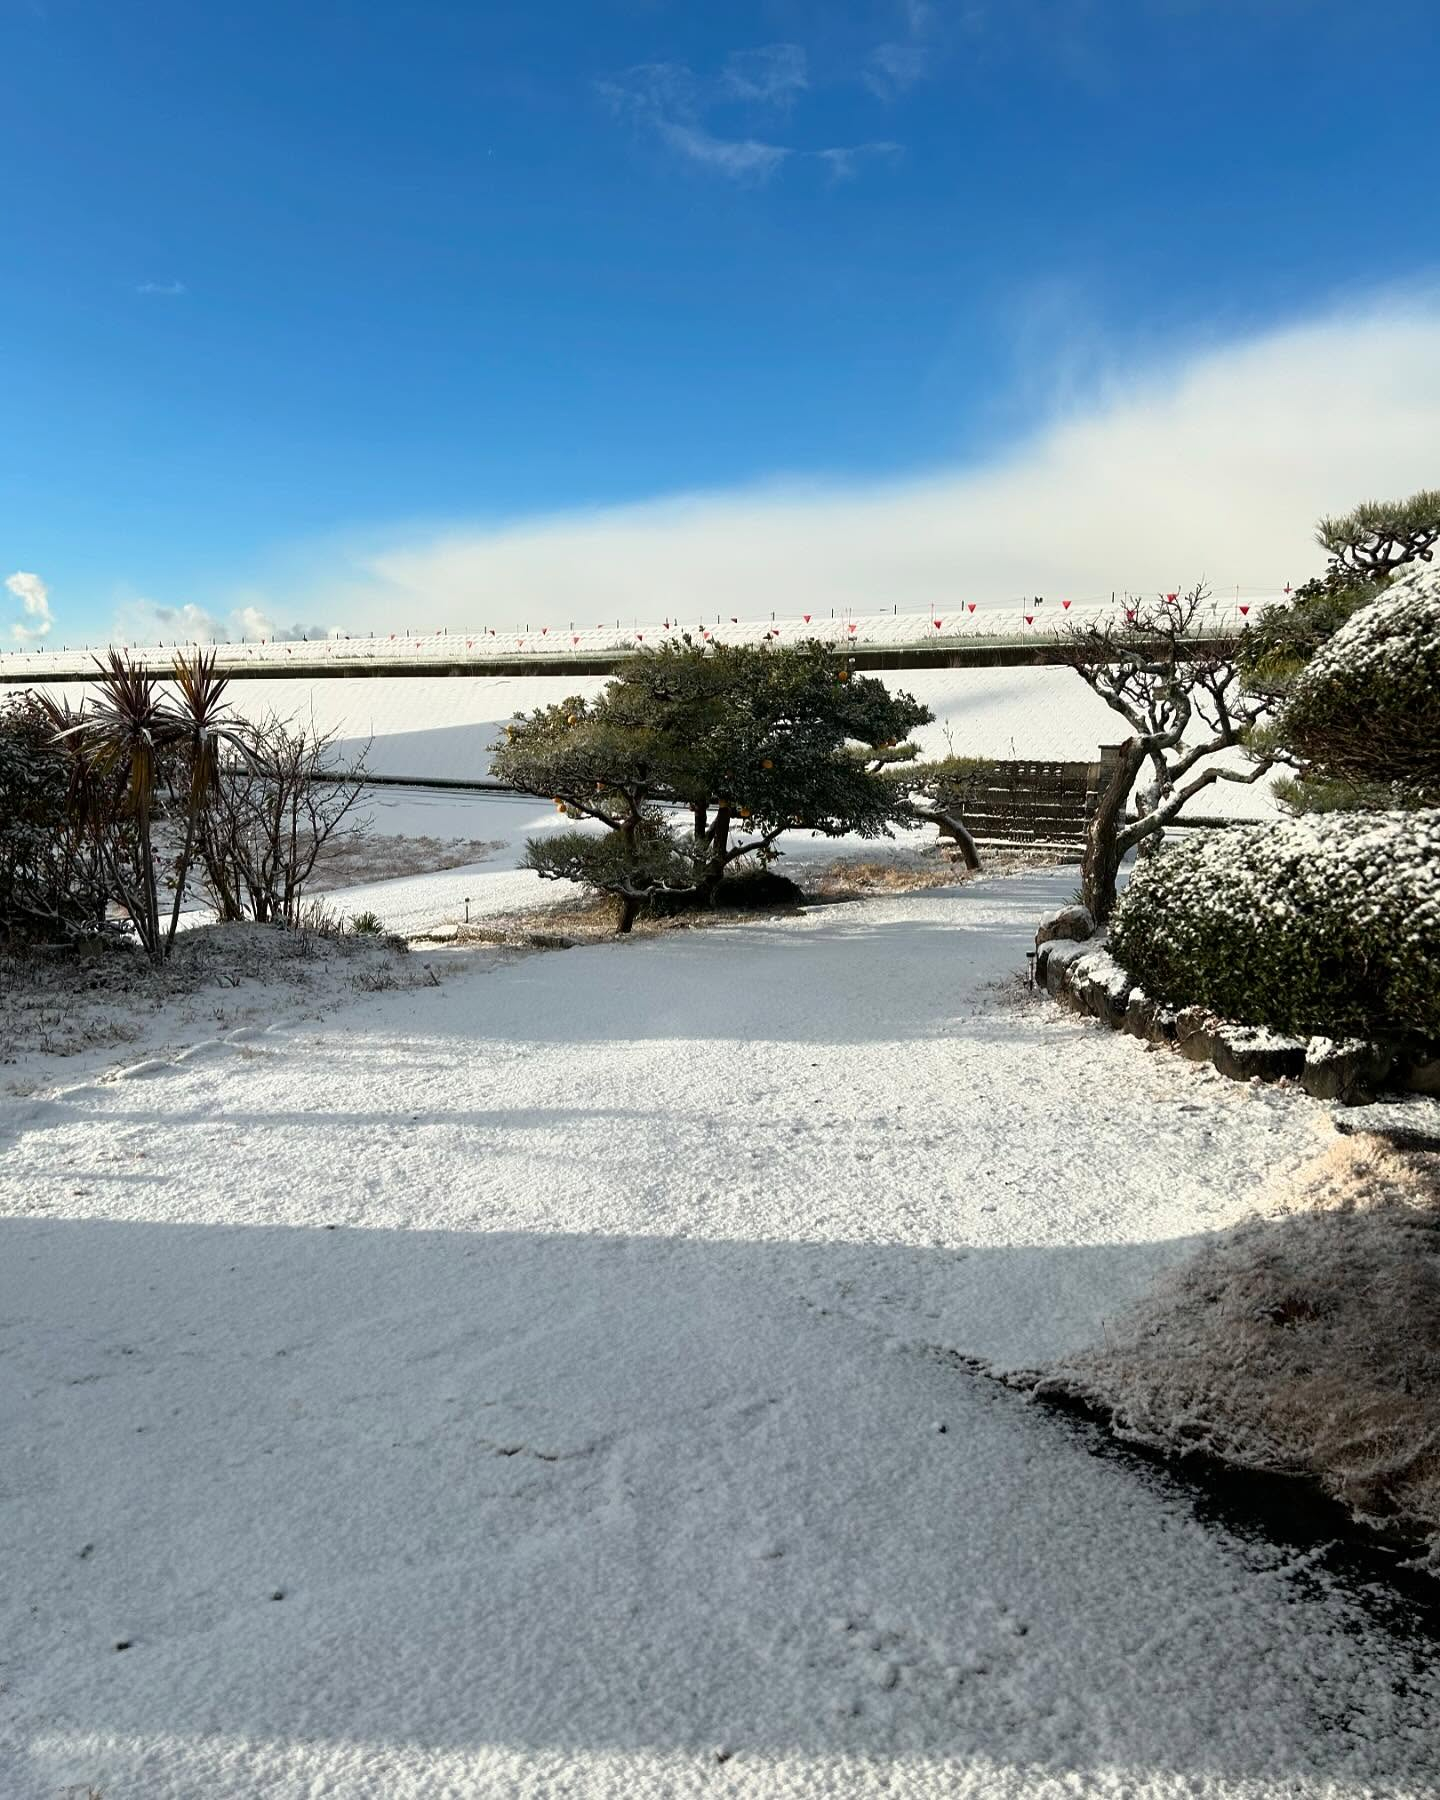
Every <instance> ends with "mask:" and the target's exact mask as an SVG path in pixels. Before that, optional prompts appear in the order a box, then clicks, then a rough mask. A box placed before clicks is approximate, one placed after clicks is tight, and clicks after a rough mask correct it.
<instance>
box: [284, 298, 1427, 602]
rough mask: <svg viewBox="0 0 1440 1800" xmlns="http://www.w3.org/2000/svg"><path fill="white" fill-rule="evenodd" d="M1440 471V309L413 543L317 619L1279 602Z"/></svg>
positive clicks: (352, 567) (357, 558)
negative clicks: (1381, 503)
mask: <svg viewBox="0 0 1440 1800" xmlns="http://www.w3.org/2000/svg"><path fill="white" fill-rule="evenodd" d="M1437 459H1440V306H1437V305H1436V304H1435V303H1434V302H1432V301H1429V300H1426V301H1423V302H1421V301H1417V302H1412V303H1410V304H1400V303H1392V304H1389V305H1378V306H1375V307H1373V308H1371V309H1370V310H1368V311H1364V312H1356V313H1350V314H1346V315H1343V316H1335V317H1331V318H1328V319H1322V320H1318V321H1315V322H1311V323H1306V324H1300V325H1296V326H1293V327H1291V328H1289V329H1285V330H1278V331H1273V332H1270V333H1267V334H1265V335H1263V336H1258V337H1255V338H1251V339H1249V340H1246V341H1243V342H1240V343H1236V344H1231V345H1228V346H1222V347H1218V348H1211V349H1207V350H1204V351H1201V352H1198V353H1195V354H1191V355H1189V356H1187V357H1185V358H1183V359H1180V360H1178V361H1176V362H1174V363H1172V364H1171V365H1169V366H1166V367H1164V368H1160V369H1153V370H1147V371H1143V372H1139V373H1134V374H1132V375H1130V376H1128V377H1123V378H1114V379H1111V380H1110V381H1109V382H1108V383H1107V384H1106V385H1105V387H1104V390H1103V391H1102V392H1100V393H1099V394H1095V395H1092V397H1091V398H1090V400H1089V401H1088V403H1087V404H1086V405H1085V406H1084V407H1082V408H1071V409H1070V410H1068V411H1066V412H1065V413H1063V414H1062V415H1059V416H1057V417H1055V418H1054V420H1053V422H1052V423H1050V424H1049V425H1048V426H1047V427H1045V428H1044V429H1042V430H1040V431H1038V432H1037V433H1036V434H1034V435H1033V436H1032V437H1030V438H1029V439H1028V440H1026V441H1024V442H1022V443H1021V444H1019V445H1018V446H1017V447H1014V448H1012V449H1011V450H1009V451H1008V452H1007V453H1005V454H1004V455H1002V456H999V457H997V458H995V459H994V460H993V461H991V462H988V463H985V464H981V465H979V466H975V467H965V468H957V469H940V470H936V471H933V472H930V473H927V474H924V475H920V476H916V477H914V478H912V479H908V480H897V481H874V482H853V481H852V482H839V481H827V480H824V479H816V480H808V481H800V480H794V479H789V480H784V481H775V482H772V483H769V484H766V485H763V486H757V487H750V488H744V489H740V490H737V491H729V492H713V493H694V494H681V495H676V496H669V497H665V498H658V499H655V500H651V501H645V502H640V503H637V504H634V505H628V506H617V507H610V508H603V509H597V510H588V511H582V512H562V513H557V514H554V515H550V516H545V517H535V518H525V519H520V520H517V521H513V522H511V523H508V524H505V525H501V526H496V527H478V526H476V527H468V526H465V525H463V524H457V525H456V526H455V527H453V528H452V529H449V530H445V531H443V532H435V533H429V534H418V533H417V534H403V535H402V534H397V536H396V538H395V541H393V542H391V543H390V544H388V545H385V546H384V547H382V548H381V549H380V550H379V551H370V552H365V553H358V552H357V553H356V554H355V555H354V556H353V557H352V558H351V560H350V562H349V566H348V567H347V568H344V569H339V570H337V571H336V576H335V578H334V580H333V581H329V582H326V583H323V584H322V585H321V586H319V587H311V588H310V590H309V592H308V595H307V597H306V598H305V600H304V606H305V610H306V612H307V614H309V615H311V616H316V617H325V618H329V619H330V620H332V621H334V622H335V623H337V624H339V625H340V626H342V627H343V628H344V629H345V630H347V631H358V630H364V629H372V628H373V629H375V630H383V631H391V630H394V629H395V628H396V625H397V623H401V622H404V623H409V624H411V625H412V626H416V627H419V628H421V629H432V628H435V627H438V626H442V625H448V626H483V625H486V624H490V625H495V626H497V627H499V626H509V625H513V624H516V623H524V622H527V621H528V622H530V623H532V624H534V625H536V626H539V625H542V624H547V623H548V624H557V623H564V622H567V621H569V620H571V619H575V620H577V621H581V620H583V621H585V622H586V623H587V624H590V625H595V624H598V623H600V622H601V621H603V620H606V619H611V620H613V619H616V618H622V619H629V618H637V619H651V620H658V619H661V618H664V617H669V618H675V617H679V618H680V619H682V620H687V619H691V618H696V617H699V616H701V615H705V614H709V615H714V614H715V613H721V614H730V613H733V612H736V611H737V610H739V609H740V608H741V607H743V608H744V609H745V610H746V611H748V612H750V613H752V614H753V613H755V612H757V611H763V612H769V611H771V610H774V611H776V612H785V613H792V614H796V613H801V612H819V613H825V612H828V610H829V609H830V608H831V607H833V608H835V609H836V610H837V611H842V610H853V611H856V612H873V611H875V610H877V609H880V608H883V607H888V606H892V605H894V606H898V607H899V608H900V610H901V611H905V610H915V611H923V610H924V609H925V608H927V607H936V606H939V605H940V604H941V603H942V602H944V603H945V604H947V605H953V604H954V603H955V602H957V601H965V600H977V601H986V600H1000V599H1005V598H1011V599H1013V598H1014V597H1016V596H1018V595H1021V594H1027V593H1039V594H1055V595H1073V596H1075V597H1081V596H1086V595H1099V594H1106V593H1108V592H1110V590H1112V589H1124V588H1130V589H1132V590H1136V591H1151V590H1156V589H1161V588H1165V589H1172V588H1176V587H1179V586H1182V585H1185V584H1187V583H1189V582H1192V581H1195V580H1198V579H1199V578H1201V577H1205V578H1207V579H1208V580H1209V581H1210V582H1211V584H1212V586H1213V587H1214V588H1215V590H1216V591H1217V592H1221V593H1223V592H1225V591H1227V590H1228V589H1230V588H1231V587H1232V586H1234V585H1239V586H1242V587H1247V588H1254V589H1262V590H1263V589H1279V588H1280V587H1282V586H1283V585H1284V584H1285V582H1287V581H1299V580H1301V579H1303V578H1304V577H1305V576H1306V575H1307V574H1309V573H1311V572H1313V571H1315V570H1316V569H1318V568H1319V567H1320V566H1321V564H1322V562H1323V557H1322V554H1321V552H1320V551H1319V549H1318V548H1317V547H1316V546H1315V544H1314V543H1313V541H1312V536H1311V533H1312V527H1313V522H1314V520H1315V519H1316V518H1317V517H1318V516H1319V515H1320V514H1321V513H1323V512H1334V511H1342V510H1344V509H1346V508H1348V507H1350V506H1352V505H1354V504H1355V503H1356V502H1357V501H1359V500H1362V499H1365V498H1367V497H1368V496H1372V495H1385V494H1402V493H1409V492H1411V491H1413V490H1414V489H1416V488H1418V487H1422V486H1434V485H1435V483H1436V481H1437V479H1440V467H1437Z"/></svg>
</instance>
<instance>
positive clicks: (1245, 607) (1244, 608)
mask: <svg viewBox="0 0 1440 1800" xmlns="http://www.w3.org/2000/svg"><path fill="white" fill-rule="evenodd" d="M1240 610H1241V612H1242V613H1248V612H1249V610H1250V608H1249V607H1248V606H1242V607H1241V608H1240Z"/></svg>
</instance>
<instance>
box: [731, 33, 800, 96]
mask: <svg viewBox="0 0 1440 1800" xmlns="http://www.w3.org/2000/svg"><path fill="white" fill-rule="evenodd" d="M720 80H721V87H722V88H723V89H724V90H725V91H726V92H728V93H729V94H732V95H734V96H735V97H736V98H737V99H740V100H754V101H759V102H761V103H762V104H766V105H776V104H780V105H783V104H784V103H785V102H787V101H788V100H789V99H790V98H791V96H792V95H794V94H796V93H798V92H799V91H800V90H801V89H802V88H805V87H808V86H809V79H808V75H807V64H806V58H805V52H804V50H803V49H802V48H801V47H800V45H799V44H766V45H765V46H764V48H763V49H759V50H735V51H732V52H731V54H730V55H729V56H728V57H727V58H726V59H725V68H724V72H723V73H722V75H721V78H720Z"/></svg>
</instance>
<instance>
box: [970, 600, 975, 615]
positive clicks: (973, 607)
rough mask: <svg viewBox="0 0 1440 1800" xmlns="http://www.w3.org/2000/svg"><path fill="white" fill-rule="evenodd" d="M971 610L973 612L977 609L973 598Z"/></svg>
mask: <svg viewBox="0 0 1440 1800" xmlns="http://www.w3.org/2000/svg"><path fill="white" fill-rule="evenodd" d="M970 610H971V612H974V610H975V602H974V601H973V600H972V601H971V602H970Z"/></svg>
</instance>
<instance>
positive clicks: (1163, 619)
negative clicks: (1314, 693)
mask: <svg viewBox="0 0 1440 1800" xmlns="http://www.w3.org/2000/svg"><path fill="white" fill-rule="evenodd" d="M1208 598H1209V593H1208V590H1207V589H1206V588H1205V587H1204V586H1203V585H1200V586H1196V587H1193V588H1191V589H1190V591H1189V592H1188V593H1185V594H1177V595H1176V597H1175V599H1174V600H1173V601H1171V600H1170V599H1169V598H1168V597H1157V598H1156V599H1154V600H1142V599H1134V600H1130V601H1128V602H1127V606H1126V616H1125V619H1124V621H1123V622H1116V621H1111V620H1106V621H1105V622H1103V623H1099V624H1091V625H1085V626H1077V627H1075V628H1074V629H1073V630H1072V631H1071V633H1070V635H1069V638H1068V639H1067V640H1066V642H1065V644H1064V647H1063V655H1064V659H1065V661H1066V662H1067V663H1068V664H1069V665H1070V667H1071V668H1073V669H1074V670H1075V671H1076V672H1077V673H1078V674H1079V675H1080V677H1081V679H1082V680H1083V681H1084V682H1085V683H1086V685H1087V686H1088V687H1090V688H1091V689H1092V690H1093V691H1094V692H1095V693H1096V694H1098V695H1099V696H1100V698H1101V699H1102V700H1103V701H1104V702H1105V704H1106V705H1107V706H1108V707H1110V709H1111V710H1112V711H1113V712H1115V713H1118V714H1119V716H1120V717H1121V718H1122V719H1124V721H1125V723H1126V724H1127V725H1128V726H1129V727H1130V732H1131V735H1130V736H1129V737H1128V738H1127V739H1126V740H1125V742H1124V743H1123V744H1122V745H1121V746H1120V753H1119V755H1118V756H1117V758H1116V759H1115V762H1114V764H1113V765H1112V774H1111V778H1110V781H1109V783H1108V784H1107V786H1106V789H1105V791H1104V792H1103V793H1102V794H1101V795H1100V798H1099V803H1098V805H1097V807H1096V810H1095V812H1094V814H1093V816H1092V818H1091V821H1090V826H1089V833H1088V838H1087V843H1086V848H1085V857H1084V862H1083V865H1082V886H1083V892H1084V899H1085V904H1086V906H1088V907H1089V909H1090V911H1091V912H1092V913H1093V914H1094V916H1095V918H1096V919H1097V920H1103V919H1108V918H1109V916H1110V912H1111V910H1112V908H1113V907H1114V904H1115V890H1116V881H1117V878H1118V875H1119V870H1120V863H1121V861H1122V859H1123V858H1124V856H1125V855H1126V853H1127V852H1128V851H1130V850H1132V849H1134V848H1136V847H1137V846H1141V847H1144V846H1146V845H1147V844H1148V845H1155V844H1158V842H1159V839H1160V835H1161V833H1163V831H1164V829H1165V827H1166V826H1167V825H1168V824H1169V823H1170V822H1171V821H1172V820H1173V819H1175V818H1176V817H1177V816H1178V815H1179V813H1180V812H1181V810H1182V808H1183V807H1184V806H1185V804H1186V802H1187V801H1189V800H1191V799H1193V798H1194V796H1195V795H1196V794H1198V793H1200V792H1201V791H1202V790H1203V789H1205V788H1207V787H1209V786H1211V785H1212V784H1213V783H1214V782H1217V781H1230V782H1238V783H1240V784H1241V785H1242V786H1248V785H1250V784H1251V783H1253V782H1256V781H1259V780H1260V779H1261V778H1262V777H1263V776H1264V775H1265V774H1266V773H1267V772H1268V771H1269V770H1270V769H1271V768H1272V767H1273V766H1274V763H1275V760H1276V757H1275V755H1274V754H1272V753H1269V752H1261V753H1258V754H1256V755H1254V756H1253V758H1252V760H1251V763H1250V766H1249V767H1248V768H1247V769H1244V770H1240V769H1233V768H1227V767H1225V766H1224V765H1223V764H1222V763H1219V762H1217V761H1216V760H1215V759H1216V757H1217V756H1218V755H1219V753H1220V752H1221V751H1223V750H1229V749H1234V748H1237V747H1240V746H1244V745H1245V744H1246V743H1247V742H1248V740H1249V738H1250V734H1251V732H1252V730H1253V728H1254V726H1255V725H1256V723H1257V722H1258V720H1259V719H1260V717H1261V715H1262V714H1263V712H1264V710H1265V704H1266V702H1265V700H1264V698H1263V697H1262V696H1260V695H1256V694H1252V693H1248V692H1247V691H1246V690H1245V689H1244V688H1243V687H1242V685H1241V681H1240V666H1239V662H1238V651H1239V639H1238V637H1228V638H1224V639H1221V640H1218V641H1217V639H1216V638H1215V637H1214V636H1207V637H1206V638H1205V640H1204V641H1203V643H1202V642H1199V641H1197V640H1196V637H1195V636H1194V635H1193V627H1194V623H1195V620H1196V619H1197V617H1198V616H1199V614H1200V613H1201V611H1202V609H1203V608H1204V607H1205V604H1206V602H1207V600H1208ZM1137 783H1138V784H1139V785H1138V786H1137ZM1132 792H1133V793H1134V804H1135V816H1134V817H1133V818H1132V819H1129V820H1127V819H1126V816H1125V808H1126V803H1127V801H1128V800H1129V799H1130V797H1131V794H1132Z"/></svg>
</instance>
